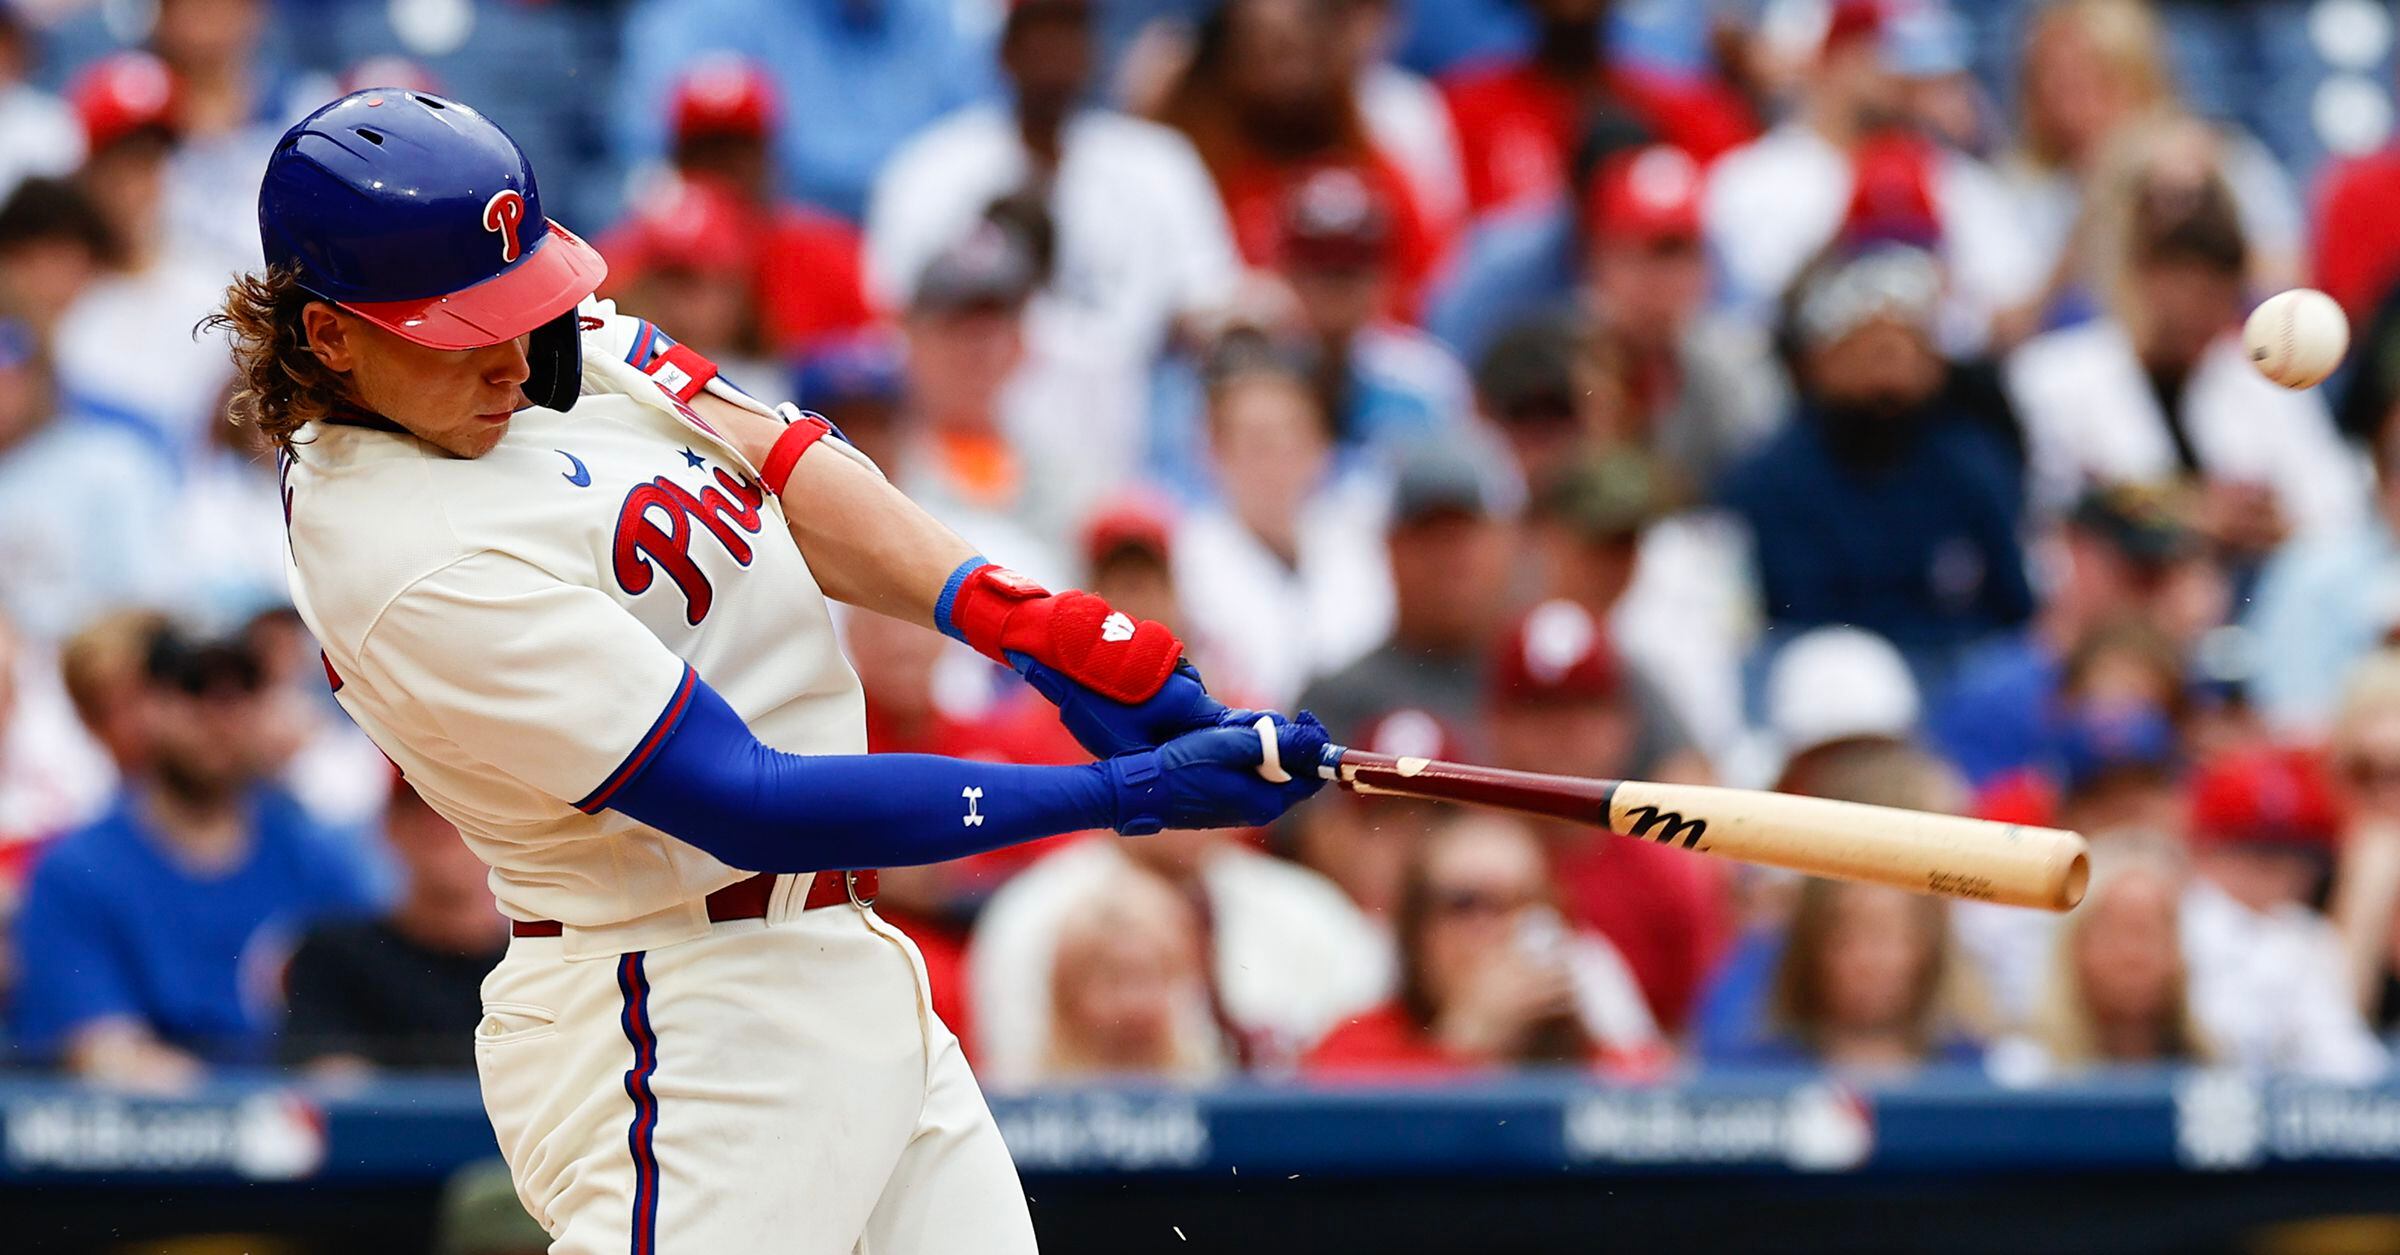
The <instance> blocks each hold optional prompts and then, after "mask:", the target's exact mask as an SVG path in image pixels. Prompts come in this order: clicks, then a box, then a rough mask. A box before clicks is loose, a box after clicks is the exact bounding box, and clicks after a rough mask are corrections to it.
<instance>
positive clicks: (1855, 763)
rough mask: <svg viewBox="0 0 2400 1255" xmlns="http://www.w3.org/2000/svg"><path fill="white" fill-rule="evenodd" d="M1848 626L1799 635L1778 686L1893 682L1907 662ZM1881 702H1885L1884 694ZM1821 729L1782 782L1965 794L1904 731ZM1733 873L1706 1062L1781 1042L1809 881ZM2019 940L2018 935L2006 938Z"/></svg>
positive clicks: (1868, 800) (1915, 800)
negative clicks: (1786, 978) (1796, 927)
mask: <svg viewBox="0 0 2400 1255" xmlns="http://www.w3.org/2000/svg"><path fill="white" fill-rule="evenodd" d="M1854 631H1855V629H1848V628H1821V629H1819V630H1817V631H1815V632H1812V633H1810V634H1809V635H1808V636H1806V637H1803V638H1802V642H1811V643H1808V644H1802V643H1795V645H1794V647H1793V648H1792V649H1787V650H1785V651H1783V653H1782V654H1781V655H1779V656H1778V657H1777V658H1776V660H1775V670H1776V671H1777V672H1781V673H1783V677H1784V678H1783V682H1782V683H1781V684H1779V685H1776V686H1775V687H1779V688H1781V689H1782V690H1783V691H1784V692H1785V693H1786V694H1791V695H1800V694H1804V693H1807V692H1809V691H1810V690H1815V689H1817V688H1818V687H1819V686H1820V685H1823V684H1830V683H1833V682H1836V681H1839V680H1841V679H1844V678H1846V677H1845V676H1844V674H1843V673H1845V672H1848V673H1851V674H1850V676H1849V677H1847V678H1854V679H1857V680H1859V681H1861V682H1863V683H1865V684H1867V685H1871V686H1876V687H1881V686H1884V685H1888V684H1889V683H1890V682H1891V679H1892V678H1893V675H1894V674H1895V673H1894V672H1893V671H1892V670H1891V668H1893V667H1895V666H1897V667H1899V668H1900V671H1899V673H1898V674H1905V671H1906V667H1905V664H1901V663H1899V661H1898V659H1897V658H1895V657H1891V656H1889V655H1888V654H1887V655H1886V656H1885V657H1884V658H1882V659H1877V660H1874V661H1869V659H1870V658H1871V657H1872V653H1871V652H1870V651H1871V650H1872V646H1867V645H1863V644H1862V643H1861V640H1860V636H1853V635H1850V633H1852V632H1854ZM1860 635H1861V636H1863V635H1864V634H1860ZM1889 648H1890V647H1889V646H1888V645H1886V646H1885V649H1887V650H1888V649H1889ZM1874 672H1881V673H1883V674H1882V678H1881V679H1880V680H1878V679H1876V678H1874V677H1873V675H1872V674H1871V673H1874ZM1773 678H1775V677H1771V682H1772V679H1773ZM1884 700H1885V701H1889V700H1890V696H1889V695H1888V694H1887V696H1886V698H1885V699H1884ZM1870 704H1872V703H1870ZM1884 713H1885V714H1886V715H1896V714H1897V713H1898V711H1897V710H1892V709H1887V710H1886V711H1885V712H1884ZM1823 734H1824V735H1828V736H1831V737H1832V738H1833V739H1831V740H1828V741H1826V742H1825V743H1824V744H1822V745H1810V746H1804V747H1802V748H1801V749H1800V750H1799V751H1798V753H1797V754H1795V755H1794V759H1793V762H1794V765H1795V767H1796V768H1797V770H1794V771H1792V772H1790V773H1789V775H1788V777H1787V779H1786V780H1783V781H1778V782H1777V783H1778V785H1782V786H1788V787H1790V788H1792V789H1794V790H1796V791H1799V792H1801V793H1804V794H1806V795H1808V796H1814V797H1824V798H1831V799H1833V800H1835V801H1842V802H1858V803H1862V804H1865V805H1868V806H1898V807H1902V808H1905V809H1909V810H1922V811H1929V812H1932V813H1936V814H1949V813H1954V812H1956V811H1957V810H1958V809H1959V804H1960V802H1961V800H1962V799H1963V798H1964V796H1965V794H1964V791H1963V790H1962V788H1961V787H1960V785H1959V783H1958V780H1957V778H1956V776H1955V775H1954V774H1953V773H1952V772H1951V771H1950V770H1949V768H1948V766H1947V765H1946V764H1944V763H1942V761H1941V760H1940V759H1938V758H1935V757H1934V756H1932V755H1931V754H1929V753H1927V752H1926V751H1925V750H1923V749H1920V748H1918V747H1917V746H1915V745H1913V744H1911V743H1910V742H1909V741H1908V740H1906V739H1905V730H1904V729H1899V728H1895V727H1893V726H1892V725H1890V724H1886V725H1884V726H1882V727H1877V726H1873V725H1869V724H1866V723H1864V722H1860V723H1855V724H1852V725H1850V726H1847V727H1843V726H1830V725H1829V726H1827V727H1826V728H1825V729H1824V733H1823ZM1730 879H1731V880H1732V882H1733V883H1732V890H1733V892H1732V895H1731V897H1732V907H1733V914H1734V922H1735V926H1736V929H1737V931H1736V932H1735V933H1734V935H1733V938H1732V940H1731V943H1730V944H1729V945H1728V946H1727V947H1726V949H1725V953H1724V957H1723V958H1722V959H1721V960H1719V961H1718V962H1717V963H1715V964H1714V965H1713V966H1712V967H1711V969H1710V971H1709V973H1708V979H1707V981H1706V983H1705V984H1704V985H1703V987H1702V988H1701V991H1700V996H1699V998H1698V1000H1697V1002H1696V1004H1695V1006H1694V1008H1693V1011H1692V1016H1691V1021H1690V1025H1689V1033H1688V1037H1689V1040H1690V1043H1691V1049H1692V1051H1693V1053H1694V1054H1696V1055H1698V1056H1699V1057H1701V1058H1703V1059H1708V1060H1714V1059H1718V1058H1722V1057H1728V1056H1739V1055H1744V1054H1749V1053H1753V1052H1756V1051H1759V1050H1761V1049H1777V1048H1780V1047H1779V1045H1778V1044H1777V1039H1778V1037H1779V1030H1778V1029H1777V1027H1776V1025H1775V1023H1774V1017H1773V1014H1772V1012H1773V1003H1774V998H1775V985H1776V981H1777V975H1776V974H1777V971H1778V970H1779V968H1780V967H1781V965H1782V963H1783V958H1784V951H1785V945H1786V941H1787V938H1788V936H1789V935H1790V933H1791V931H1792V921H1793V919H1794V917H1795V915H1796V913H1797V912H1798V910H1799V906H1800V895H1801V892H1802V890H1803V888H1804V887H1805V886H1807V885H1808V884H1810V883H1812V882H1811V881H1810V880H1809V879H1808V878H1807V877H1805V876H1801V875H1798V874H1795V873H1792V872H1786V871H1782V870H1779V869H1775V868H1767V867H1737V868H1733V869H1731V876H1730ZM1995 911H1996V912H1997V913H1999V914H2003V915H2010V916H2025V915H2028V914H2030V912H2024V911H2012V910H2010V909H2009V908H1995ZM2015 939H2016V938H2015V936H2014V935H2012V936H2011V937H2010V938H2009V940H2011V941H2014V940H2015ZM1960 941H1961V943H1962V945H1968V944H1969V943H1971V942H1972V941H1973V934H1972V933H1965V934H1963V935H1962V936H1961V937H1960ZM1969 952H1970V953H1972V950H1971V948H1970V950H1969Z"/></svg>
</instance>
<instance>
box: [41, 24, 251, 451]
mask: <svg viewBox="0 0 2400 1255" xmlns="http://www.w3.org/2000/svg"><path fill="white" fill-rule="evenodd" d="M175 92H176V86H175V81H174V78H173V76H172V75H171V74H169V72H168V71H167V68H166V66H165V65H164V64H163V63H162V62H160V61H159V59H158V58H156V57H153V56H151V55H150V54H148V53H143V52H127V53H119V54H116V55H113V56H110V57H107V58H105V59H103V60H101V61H100V62H98V63H96V64H94V65H92V66H91V67H89V68H87V69H85V70H84V72H83V73H82V74H80V75H78V76H77V78H76V80H75V84H74V87H73V90H72V92H71V96H72V98H73V100H74V103H75V110H76V113H77V114H78V115H79V116H80V117H81V119H82V121H83V128H84V135H85V138H86V147H87V148H88V149H89V155H88V156H87V157H86V158H85V160H84V163H83V167H82V169H81V170H79V171H77V173H76V176H75V180H76V183H77V184H78V185H79V186H80V187H81V188H82V190H83V192H84V194H85V195H87V196H89V197H90V198H91V200H92V203H93V204H94V205H95V206H96V207H97V208H98V210H99V213H100V217H101V220H102V221H103V222H104V223H106V224H107V227H108V233H109V236H110V238H111V239H112V240H113V241H114V242H115V245H116V248H115V251H114V252H113V253H112V254H111V255H110V256H109V258H108V262H109V272H108V273H107V274H105V275H104V276H102V277H101V278H99V279H98V280H96V281H95V282H93V283H92V284H91V285H90V286H89V287H87V288H85V289H84V290H83V292H82V294H81V295H80V296H78V297H77V298H76V301H75V304H74V306H73V307H72V308H70V309H69V310H68V311H67V312H66V314H65V316H64V317H63V318H62V319H61V320H60V321H59V324H58V327H57V330H56V333H55V337H54V340H53V342H52V344H51V350H52V352H53V353H54V354H55V355H56V360H57V365H58V381H59V388H60V391H61V394H62V395H63V397H64V399H65V403H66V408H67V409H69V410H71V411H74V412H76V413H83V414H91V415H95V416H99V417H104V418H107V419H110V420H112V421H117V422H122V423H125V424H127V425H129V426H130V427H132V428H133V429H134V430H137V431H143V432H146V433H147V434H149V435H150V436H151V437H152V438H153V439H155V440H157V441H158V442H159V444H160V446H161V447H162V448H163V449H164V450H165V451H166V452H167V453H168V454H169V455H170V456H173V457H178V458H180V457H182V456H185V455H186V454H187V453H189V452H190V451H191V450H192V448H193V447H194V446H196V445H197V444H198V443H199V442H200V440H201V432H202V429H203V428H204V426H205V425H206V424H207V423H208V422H209V421H210V420H211V419H212V418H213V417H214V416H215V413H216V411H215V408H214V406H215V402H216V399H217V395H218V393H219V391H220V390H221V389H222V387H223V386H224V383H225V381H226V380H228V379H230V378H232V375H233V367H232V357H231V355H230V353H229V352H228V351H227V349H226V346H225V340H224V338H223V337H222V336H221V335H217V334H207V335H197V336H196V335H194V334H193V332H192V325H193V324H194V323H195V322H197V321H198V320H199V318H200V316H201V315H202V314H204V313H206V312H208V310H209V309H210V307H211V306H213V305H214V304H215V303H216V301H217V300H218V298H220V297H221V296H222V295H223V294H224V292H223V289H224V283H225V276H224V272H223V270H222V268H220V267H217V266H215V265H214V264H213V263H211V262H210V261H209V260H208V259H206V258H204V257H201V256H198V255H195V254H194V253H193V252H192V251H191V250H190V248H189V247H188V246H187V245H185V244H184V243H182V242H181V241H180V240H178V239H177V238H176V237H175V236H174V234H173V233H172V232H171V231H170V230H169V228H168V224H167V220H166V213H167V177H168V167H169V163H170V162H171V161H172V160H173V158H174V154H175V151H176V145H177V144H178V142H179V139H178V136H179V132H178V131H177V129H176V122H175ZM129 344H138V345H141V346H142V369H140V370H127V369H126V368H125V346H127V345H129Z"/></svg>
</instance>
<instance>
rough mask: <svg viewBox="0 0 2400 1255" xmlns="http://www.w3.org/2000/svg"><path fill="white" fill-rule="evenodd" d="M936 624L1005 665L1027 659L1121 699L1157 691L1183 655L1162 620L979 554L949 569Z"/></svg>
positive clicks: (1148, 695)
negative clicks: (1052, 585) (1056, 588)
mask: <svg viewBox="0 0 2400 1255" xmlns="http://www.w3.org/2000/svg"><path fill="white" fill-rule="evenodd" d="M934 623H935V626H937V627H939V628H941V629H942V631H943V632H945V633H948V634H949V635H951V636H953V637H956V638H957V639H959V640H962V641H965V642H966V643H967V644H968V645H970V646H972V647H973V648H974V649H975V652H977V653H979V654H982V655H983V656H984V657H986V658H989V659H991V660H992V661H994V662H997V663H999V664H1000V665H1002V666H1004V667H1011V668H1020V669H1021V667H1020V660H1021V659H1030V660H1031V661H1034V662H1038V663H1041V664H1042V665H1044V666H1046V667H1050V668H1052V669H1053V670H1056V671H1058V672H1059V673H1061V674H1063V675H1065V676H1066V677H1067V678H1068V679H1071V680H1073V681H1075V682H1076V683H1077V684H1080V685H1082V686H1084V687H1085V688H1088V689H1090V690H1092V691H1093V692H1095V693H1098V694H1100V695H1101V696H1103V697H1106V698H1108V699H1110V700H1111V701H1118V702H1126V703H1133V702H1141V701H1147V700H1149V699H1150V698H1151V697H1153V696H1155V695H1156V694H1157V693H1158V690H1159V688H1160V687H1161V686H1163V685H1164V684H1166V682H1167V677H1168V676H1170V675H1172V674H1174V671H1175V664H1176V662H1177V661H1178V660H1180V659H1181V658H1182V657H1183V642H1182V641H1180V640H1177V639H1176V637H1175V634H1174V633H1173V632H1170V631H1168V630H1167V629H1166V627H1165V626H1164V625H1162V624H1158V623H1154V622H1152V621H1150V620H1148V619H1140V620H1136V619H1134V618H1133V617H1132V616H1130V615H1127V614H1123V613H1121V612H1119V611H1117V610H1114V609H1112V608H1110V606H1109V604H1108V603H1107V602H1105V601H1102V600H1101V599H1100V598H1098V597H1095V596H1093V595H1092V594H1090V593H1086V592H1081V591H1074V590H1070V591H1068V592H1063V593H1053V592H1051V591H1050V590H1048V589H1046V588H1043V587H1042V586H1041V585H1039V584H1036V583H1034V582H1033V581H1032V580H1029V579H1026V578H1025V577H1024V576H1022V575H1019V574H1017V573H1016V572H1014V571H1011V570H1009V569H1008V568H1006V567H1003V566H998V565H995V564H993V563H990V562H985V561H984V560H983V559H981V558H975V559H972V560H970V561H968V562H966V563H964V564H962V565H961V566H960V567H959V568H958V570H957V571H955V572H952V573H951V576H950V583H949V585H948V586H947V587H945V588H944V589H943V590H942V598H941V601H940V602H939V603H938V604H937V605H936V607H935V609H934Z"/></svg>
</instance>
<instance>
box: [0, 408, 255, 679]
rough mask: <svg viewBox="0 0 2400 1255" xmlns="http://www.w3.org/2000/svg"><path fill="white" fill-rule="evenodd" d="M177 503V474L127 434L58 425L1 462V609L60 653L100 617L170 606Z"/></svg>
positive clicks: (75, 422) (81, 422) (68, 422)
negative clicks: (125, 609) (70, 637)
mask: <svg viewBox="0 0 2400 1255" xmlns="http://www.w3.org/2000/svg"><path fill="white" fill-rule="evenodd" d="M172 500H173V485H172V471H171V469H170V468H169V467H168V465H167V464H166V462H165V461H164V460H163V458H162V457H161V456H160V453H159V450H158V448H157V446H156V445H154V444H152V443H151V442H150V441H148V440H146V439H145V438H144V437H143V436H141V435H139V434H137V433H136V432H135V431H134V430H133V429H131V428H128V427H123V426H119V425H117V424H113V423H103V422H98V421H94V420H90V419H59V420H54V421H52V422H50V423H49V424H47V425H46V426H44V427H43V428H42V429H41V430H39V431H37V432H34V433H33V434H32V435H30V436H27V437H25V439H24V440H23V441H22V442H20V443H18V444H17V445H15V446H14V447H12V448H10V449H8V450H7V451H6V452H4V453H0V604H5V605H6V606H7V608H8V616H9V618H10V619H11V620H13V621H14V622H15V623H16V624H17V626H18V627H19V628H20V629H21V630H22V631H23V632H24V633H25V634H26V635H27V636H29V637H31V638H33V639H34V640H37V641H43V642H48V643H51V644H56V643H57V642H58V641H60V640H62V639H64V638H65V637H66V636H67V634H68V633H71V632H73V631H75V630H76V629H77V628H79V627H82V626H83V625H84V624H85V623H86V622H88V621H89V620H90V619H92V618H93V617H94V616H96V615H98V614H100V613H101V612H103V611H107V610H113V609H116V608H117V607H120V606H159V605H163V604H165V603H166V602H167V601H168V600H169V598H170V597H171V595H172V589H173V585H174V578H175V544H174V542H175V536H176V524H174V523H173V522H172V521H171V520H172V516H171V515H170V514H169V513H168V507H169V505H170V503H171V502H172ZM281 534H282V532H281V528H280V526H278V528H277V531H276V535H277V536H278V537H280V536H281Z"/></svg>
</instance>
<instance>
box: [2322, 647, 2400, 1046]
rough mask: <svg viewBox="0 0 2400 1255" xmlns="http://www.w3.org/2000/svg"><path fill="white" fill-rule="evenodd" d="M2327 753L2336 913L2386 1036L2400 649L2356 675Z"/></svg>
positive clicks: (2398, 1019) (2395, 1008)
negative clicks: (2335, 844) (2338, 820)
mask: <svg viewBox="0 0 2400 1255" xmlns="http://www.w3.org/2000/svg"><path fill="white" fill-rule="evenodd" d="M2326 757H2327V761H2328V763H2329V765H2330V766H2331V767H2332V770H2333V779H2334V788H2335V790H2336V794H2337V796H2338V797H2339V799H2340V801H2341V804H2342V837H2341V846H2340V849H2339V852H2338V853H2337V854H2336V855H2335V861H2334V877H2333V886H2332V892H2331V894H2330V899H2331V901H2330V907H2329V910H2330V913H2331V915H2332V918H2333V921H2334V924H2335V926H2336V927H2338V928H2339V929H2340V930H2341V935H2342V943H2343V948H2344V949H2345V950H2347V951H2348V952H2349V956H2350V970H2351V973H2352V975H2353V982H2354V983H2353V987H2354V988H2355V990H2356V991H2357V994H2358V1004H2359V1009H2360V1010H2361V1011H2362V1012H2364V1013H2365V1015H2366V1017H2367V1021H2368V1023H2370V1024H2372V1025H2374V1026H2375V1029H2376V1031H2377V1032H2378V1033H2380V1034H2381V1035H2382V1036H2383V1037H2384V1038H2385V1039H2386V1040H2387V1041H2389V1040H2390V1039H2391V1038H2392V1035H2393V1034H2392V1030H2393V1028H2394V1026H2395V1025H2400V978H2396V977H2395V973H2396V972H2400V928H2395V927H2394V925H2395V923H2400V919H2396V918H2395V917H2396V916H2400V653H2395V652H2394V651H2392V650H2389V649H2384V650H2378V651H2377V652H2375V653H2373V654H2370V655H2368V656H2367V657H2366V658H2365V659H2363V660H2361V661H2360V662H2359V664H2358V666H2357V667H2356V668H2354V669H2353V670H2352V671H2351V673H2350V678H2349V682H2348V683H2347V684H2345V685H2344V686H2343V691H2342V701H2341V706H2340V707H2339V708H2338V710H2337V711H2336V713H2335V716H2334V720H2333V733H2332V737H2331V739H2330V743H2329V744H2328V746H2327V751H2326Z"/></svg>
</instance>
